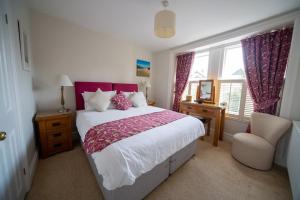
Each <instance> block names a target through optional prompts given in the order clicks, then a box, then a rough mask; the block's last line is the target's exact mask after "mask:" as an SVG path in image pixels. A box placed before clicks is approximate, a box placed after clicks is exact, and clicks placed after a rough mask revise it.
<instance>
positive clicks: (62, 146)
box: [48, 141, 68, 154]
mask: <svg viewBox="0 0 300 200" xmlns="http://www.w3.org/2000/svg"><path fill="white" fill-rule="evenodd" d="M67 149H68V144H67V143H66V141H53V142H50V141H49V142H48V151H49V154H54V153H58V152H62V151H65V150H67Z"/></svg>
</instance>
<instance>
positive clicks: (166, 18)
mask: <svg viewBox="0 0 300 200" xmlns="http://www.w3.org/2000/svg"><path fill="white" fill-rule="evenodd" d="M175 26H176V14H175V13H174V12H173V11H170V10H162V11H159V12H158V13H157V14H156V15H155V20H154V32H155V35H156V36H157V37H160V38H170V37H173V36H174V35H175V32H176V29H175V28H176V27H175Z"/></svg>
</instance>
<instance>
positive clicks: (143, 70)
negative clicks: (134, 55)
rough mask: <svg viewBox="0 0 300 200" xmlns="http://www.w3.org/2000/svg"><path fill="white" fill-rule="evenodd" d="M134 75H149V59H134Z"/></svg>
mask: <svg viewBox="0 0 300 200" xmlns="http://www.w3.org/2000/svg"><path fill="white" fill-rule="evenodd" d="M136 75H137V76H144V77H149V76H150V61H146V60H140V59H137V60H136Z"/></svg>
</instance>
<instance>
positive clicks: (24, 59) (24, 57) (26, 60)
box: [18, 20, 31, 71]
mask: <svg viewBox="0 0 300 200" xmlns="http://www.w3.org/2000/svg"><path fill="white" fill-rule="evenodd" d="M18 36H19V47H20V55H21V63H22V68H23V70H25V71H30V70H31V69H30V54H29V41H28V39H29V38H28V34H27V31H26V30H25V29H24V28H23V26H22V24H21V23H20V21H19V20H18Z"/></svg>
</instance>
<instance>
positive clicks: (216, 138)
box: [213, 112, 221, 147]
mask: <svg viewBox="0 0 300 200" xmlns="http://www.w3.org/2000/svg"><path fill="white" fill-rule="evenodd" d="M220 122H221V112H219V113H218V115H217V116H216V121H215V132H214V138H213V145H214V146H216V147H217V146H218V142H219V137H220Z"/></svg>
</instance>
